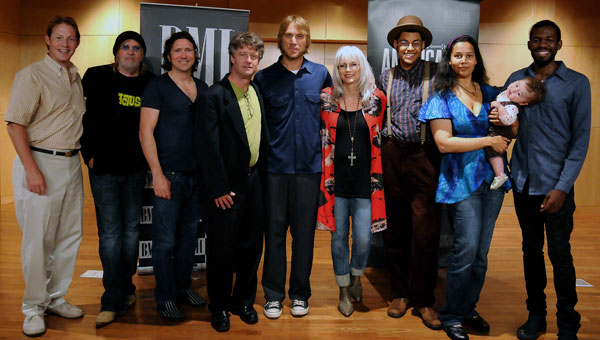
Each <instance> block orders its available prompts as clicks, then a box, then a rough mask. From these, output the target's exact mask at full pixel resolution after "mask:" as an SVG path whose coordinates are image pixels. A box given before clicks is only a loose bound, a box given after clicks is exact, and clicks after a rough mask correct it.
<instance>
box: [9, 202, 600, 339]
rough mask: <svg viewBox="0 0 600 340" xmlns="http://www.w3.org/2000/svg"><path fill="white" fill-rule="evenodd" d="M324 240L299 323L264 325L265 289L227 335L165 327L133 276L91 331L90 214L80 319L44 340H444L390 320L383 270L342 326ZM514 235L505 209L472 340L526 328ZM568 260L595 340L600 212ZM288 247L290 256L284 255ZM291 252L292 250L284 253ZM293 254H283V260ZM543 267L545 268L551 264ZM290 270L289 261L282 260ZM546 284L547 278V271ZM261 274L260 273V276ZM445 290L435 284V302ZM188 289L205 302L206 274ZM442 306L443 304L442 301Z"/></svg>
mask: <svg viewBox="0 0 600 340" xmlns="http://www.w3.org/2000/svg"><path fill="white" fill-rule="evenodd" d="M0 214H1V215H0V339H11V340H12V339H25V338H26V337H25V336H24V335H23V334H22V333H21V326H22V322H23V315H22V314H21V307H20V306H21V298H22V293H23V289H24V283H23V278H22V275H21V264H20V248H21V247H20V242H21V232H20V230H19V227H18V225H17V223H16V219H15V214H14V206H13V205H12V204H5V205H2V206H0ZM329 240H330V236H329V234H328V233H326V232H319V231H317V237H316V242H315V260H314V265H313V272H312V278H311V282H312V291H313V295H312V298H311V299H310V313H309V314H308V316H306V317H304V318H301V319H296V318H293V317H292V316H291V315H290V314H289V310H290V309H289V308H290V302H289V301H288V300H286V301H285V302H284V313H283V315H282V317H281V318H280V319H279V320H267V319H266V318H264V317H263V315H262V304H263V303H264V298H263V291H262V288H261V287H260V284H259V287H258V293H257V300H256V304H255V308H256V310H257V311H258V312H259V318H260V320H259V322H258V324H256V325H252V326H250V325H246V324H244V323H242V322H241V321H240V319H239V318H238V317H235V316H232V318H231V330H230V331H229V332H228V333H225V334H219V333H216V332H215V331H213V329H212V328H211V327H210V324H209V318H210V315H209V313H208V311H207V309H206V308H204V309H202V310H193V309H191V308H184V312H185V314H186V317H187V319H186V321H185V322H183V323H180V324H176V323H170V322H166V321H163V320H161V319H160V318H159V317H158V315H157V313H156V310H155V307H154V303H153V299H152V290H153V286H154V277H153V276H136V277H135V278H134V280H135V284H136V285H137V287H138V291H137V297H138V302H137V304H136V305H135V307H134V308H133V309H132V310H130V311H129V312H128V313H127V314H126V315H125V316H123V317H121V318H119V319H118V320H117V322H115V323H113V324H111V325H109V326H107V327H105V328H102V329H96V328H95V323H94V321H95V319H96V316H97V315H98V312H99V309H100V296H101V294H102V291H103V290H102V283H101V280H99V279H89V278H81V277H80V275H81V274H82V273H83V272H85V271H86V270H88V269H95V270H101V269H102V267H101V264H100V259H99V257H98V251H97V249H98V237H97V234H96V223H95V218H94V211H93V207H92V206H91V205H89V204H88V205H86V207H85V212H84V235H83V242H82V245H81V249H80V251H79V257H78V258H77V264H76V267H75V274H74V277H73V282H72V284H71V288H70V290H69V294H68V295H67V299H68V300H69V301H70V302H71V303H73V304H75V305H78V306H79V307H81V308H82V309H83V311H84V313H85V316H84V317H83V318H81V319H78V320H66V319H61V318H59V317H56V316H46V324H47V327H48V331H47V332H46V334H45V335H44V338H48V339H62V340H66V339H161V340H162V339H340V340H342V339H344V340H347V339H447V338H446V336H445V334H444V333H443V331H431V330H429V329H427V328H425V326H423V325H422V324H421V322H420V319H418V318H417V317H415V316H412V315H411V314H410V312H409V313H407V314H406V315H405V316H404V317H403V318H401V319H392V318H389V317H388V316H387V315H386V308H387V303H386V299H388V298H389V286H388V283H387V277H386V275H387V274H386V273H385V270H382V269H367V273H366V277H365V278H364V279H363V286H364V304H362V305H360V306H355V308H356V311H355V312H354V314H352V316H351V317H349V318H345V317H343V316H341V315H340V314H339V312H338V311H337V310H336V306H337V298H338V289H337V287H336V286H335V280H334V278H333V269H332V265H331V257H330V256H331V255H330V247H329ZM520 241H521V239H520V230H519V227H518V224H517V220H516V217H515V215H514V209H513V208H511V207H505V208H503V210H502V212H501V214H500V217H499V219H498V223H497V225H496V230H495V234H494V239H493V242H492V246H491V251H490V254H489V270H488V274H487V279H486V282H485V287H484V289H483V292H482V295H481V300H480V302H479V304H478V311H479V312H480V313H481V314H482V315H483V316H484V317H485V318H486V319H487V320H488V321H489V322H490V324H491V327H492V330H491V333H490V335H489V336H478V335H472V336H471V339H516V337H515V335H514V334H515V330H516V328H517V327H518V326H519V325H520V324H521V323H522V322H523V321H524V320H525V319H526V317H527V312H526V310H525V306H524V300H525V291H524V281H523V274H522V270H523V269H522V262H521V250H520ZM571 244H572V245H573V255H574V258H575V266H576V270H577V277H578V278H582V279H585V280H586V281H587V282H589V283H591V284H593V285H594V287H593V288H577V291H578V294H579V304H578V306H577V309H578V311H579V312H580V313H581V316H582V320H581V324H582V327H581V330H580V333H579V334H580V339H594V340H598V339H600V270H599V268H600V209H599V207H580V208H578V210H577V212H576V214H575V230H574V232H573V235H572V241H571ZM289 248H290V247H289V242H288V249H289ZM288 252H289V250H288ZM288 255H289V254H288ZM547 262H548V261H547ZM288 263H289V261H288ZM547 269H548V277H549V278H550V279H551V278H552V272H551V266H550V265H549V264H548V268H547ZM261 272H262V269H260V270H259V277H260V275H261ZM443 285H444V281H443V279H441V278H440V279H439V281H438V289H437V293H438V296H439V295H440V293H441V288H442V287H443ZM193 286H194V287H195V288H196V289H197V290H198V291H199V292H200V293H201V294H202V295H203V296H206V286H205V280H204V275H203V274H198V279H197V280H195V281H194V283H193ZM547 295H548V306H549V308H548V333H547V334H545V335H544V336H542V337H541V338H540V339H546V340H547V339H556V331H557V330H556V317H555V313H556V308H555V306H554V305H555V304H556V296H555V294H554V291H553V285H552V282H551V281H550V282H549V283H548V289H547ZM440 298H441V297H440Z"/></svg>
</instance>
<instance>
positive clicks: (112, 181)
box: [81, 31, 154, 327]
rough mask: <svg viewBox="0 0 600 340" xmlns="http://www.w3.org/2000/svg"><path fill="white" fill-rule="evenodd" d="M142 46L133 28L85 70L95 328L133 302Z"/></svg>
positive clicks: (144, 77)
mask: <svg viewBox="0 0 600 340" xmlns="http://www.w3.org/2000/svg"><path fill="white" fill-rule="evenodd" d="M145 52H146V44H145V42H144V39H143V38H142V36H141V35H139V34H138V33H136V32H133V31H126V32H123V33H121V34H120V35H119V36H118V37H117V39H116V41H115V44H114V47H113V54H114V55H115V62H114V63H112V64H108V65H102V66H96V67H92V68H90V69H88V70H87V72H86V73H85V75H84V77H83V80H82V84H83V92H84V96H85V97H86V98H87V100H86V108H87V109H86V112H85V114H84V116H83V136H82V137H81V153H82V155H83V159H84V161H85V163H86V164H87V166H88V168H89V174H90V184H91V188H92V194H93V195H94V204H95V206H96V220H97V222H98V236H99V238H100V249H99V253H100V260H101V261H102V267H103V269H104V276H103V278H102V283H103V284H104V294H102V307H101V308H100V313H99V314H98V317H97V318H96V326H97V327H102V326H105V325H107V324H109V323H111V322H112V321H114V319H115V316H116V314H117V313H122V312H124V311H125V310H126V308H127V307H128V306H131V305H133V304H134V303H135V286H134V285H133V283H132V280H131V278H132V276H133V275H134V274H135V271H136V267H137V256H138V236H139V232H138V231H139V221H140V211H141V206H142V192H143V189H144V182H145V174H146V162H145V159H144V155H143V154H142V148H141V146H140V140H139V138H138V131H139V125H140V105H141V103H142V100H141V96H142V92H143V91H144V88H145V87H146V84H147V83H148V81H149V80H150V79H151V78H153V77H154V75H153V74H152V73H150V72H148V71H146V67H145V65H144V63H143V60H144V54H145Z"/></svg>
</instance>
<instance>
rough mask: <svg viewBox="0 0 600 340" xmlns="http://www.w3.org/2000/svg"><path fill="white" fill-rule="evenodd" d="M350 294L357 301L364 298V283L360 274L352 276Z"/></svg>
mask: <svg viewBox="0 0 600 340" xmlns="http://www.w3.org/2000/svg"><path fill="white" fill-rule="evenodd" d="M350 296H351V297H352V298H353V299H354V301H356V302H360V301H361V300H362V284H361V283H360V276H354V275H351V276H350Z"/></svg>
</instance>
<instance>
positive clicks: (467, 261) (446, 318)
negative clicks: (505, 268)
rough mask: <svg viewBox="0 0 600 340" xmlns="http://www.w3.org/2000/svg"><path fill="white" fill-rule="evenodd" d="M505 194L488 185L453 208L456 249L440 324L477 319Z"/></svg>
mask: <svg viewBox="0 0 600 340" xmlns="http://www.w3.org/2000/svg"><path fill="white" fill-rule="evenodd" d="M503 200H504V191H502V190H490V186H489V184H487V183H485V182H484V183H482V184H481V186H480V187H479V188H478V189H477V190H475V191H474V192H472V193H471V196H469V197H468V198H466V199H464V200H462V201H460V202H457V203H454V204H450V205H449V211H450V215H451V216H452V220H453V224H454V245H453V247H452V253H451V255H450V261H449V264H448V275H447V278H446V305H445V306H444V307H442V308H441V309H440V311H439V316H440V321H441V322H442V323H443V324H444V326H446V327H449V326H453V325H457V324H460V323H461V322H462V321H463V320H464V319H465V318H468V317H473V316H476V315H477V312H476V311H475V305H476V304H477V301H479V294H480V293H481V289H482V288H483V282H484V281H485V273H486V271H487V254H488V252H489V249H490V243H491V242H492V234H493V233H494V225H495V224H496V219H497V218H498V214H499V213H500V208H501V207H502V201H503Z"/></svg>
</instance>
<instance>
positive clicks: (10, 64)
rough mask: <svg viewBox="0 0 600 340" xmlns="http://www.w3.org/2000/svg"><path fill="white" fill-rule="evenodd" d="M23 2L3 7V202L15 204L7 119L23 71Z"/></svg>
mask: <svg viewBox="0 0 600 340" xmlns="http://www.w3.org/2000/svg"><path fill="white" fill-rule="evenodd" d="M20 7H21V4H20V1H19V0H17V1H5V2H3V6H2V8H0V55H1V56H2V62H1V63H0V203H7V202H11V201H12V199H13V198H12V193H13V191H12V163H13V160H14V159H15V154H16V152H15V149H14V148H13V146H12V143H11V142H10V138H9V137H8V132H7V131H6V124H5V123H4V116H5V113H6V109H7V107H8V101H9V99H10V89H11V86H12V82H13V79H14V77H15V74H16V73H17V72H18V71H19V69H20V64H19V56H20V48H19V46H20V39H19V31H20V17H21V16H20V15H19V13H20Z"/></svg>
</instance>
